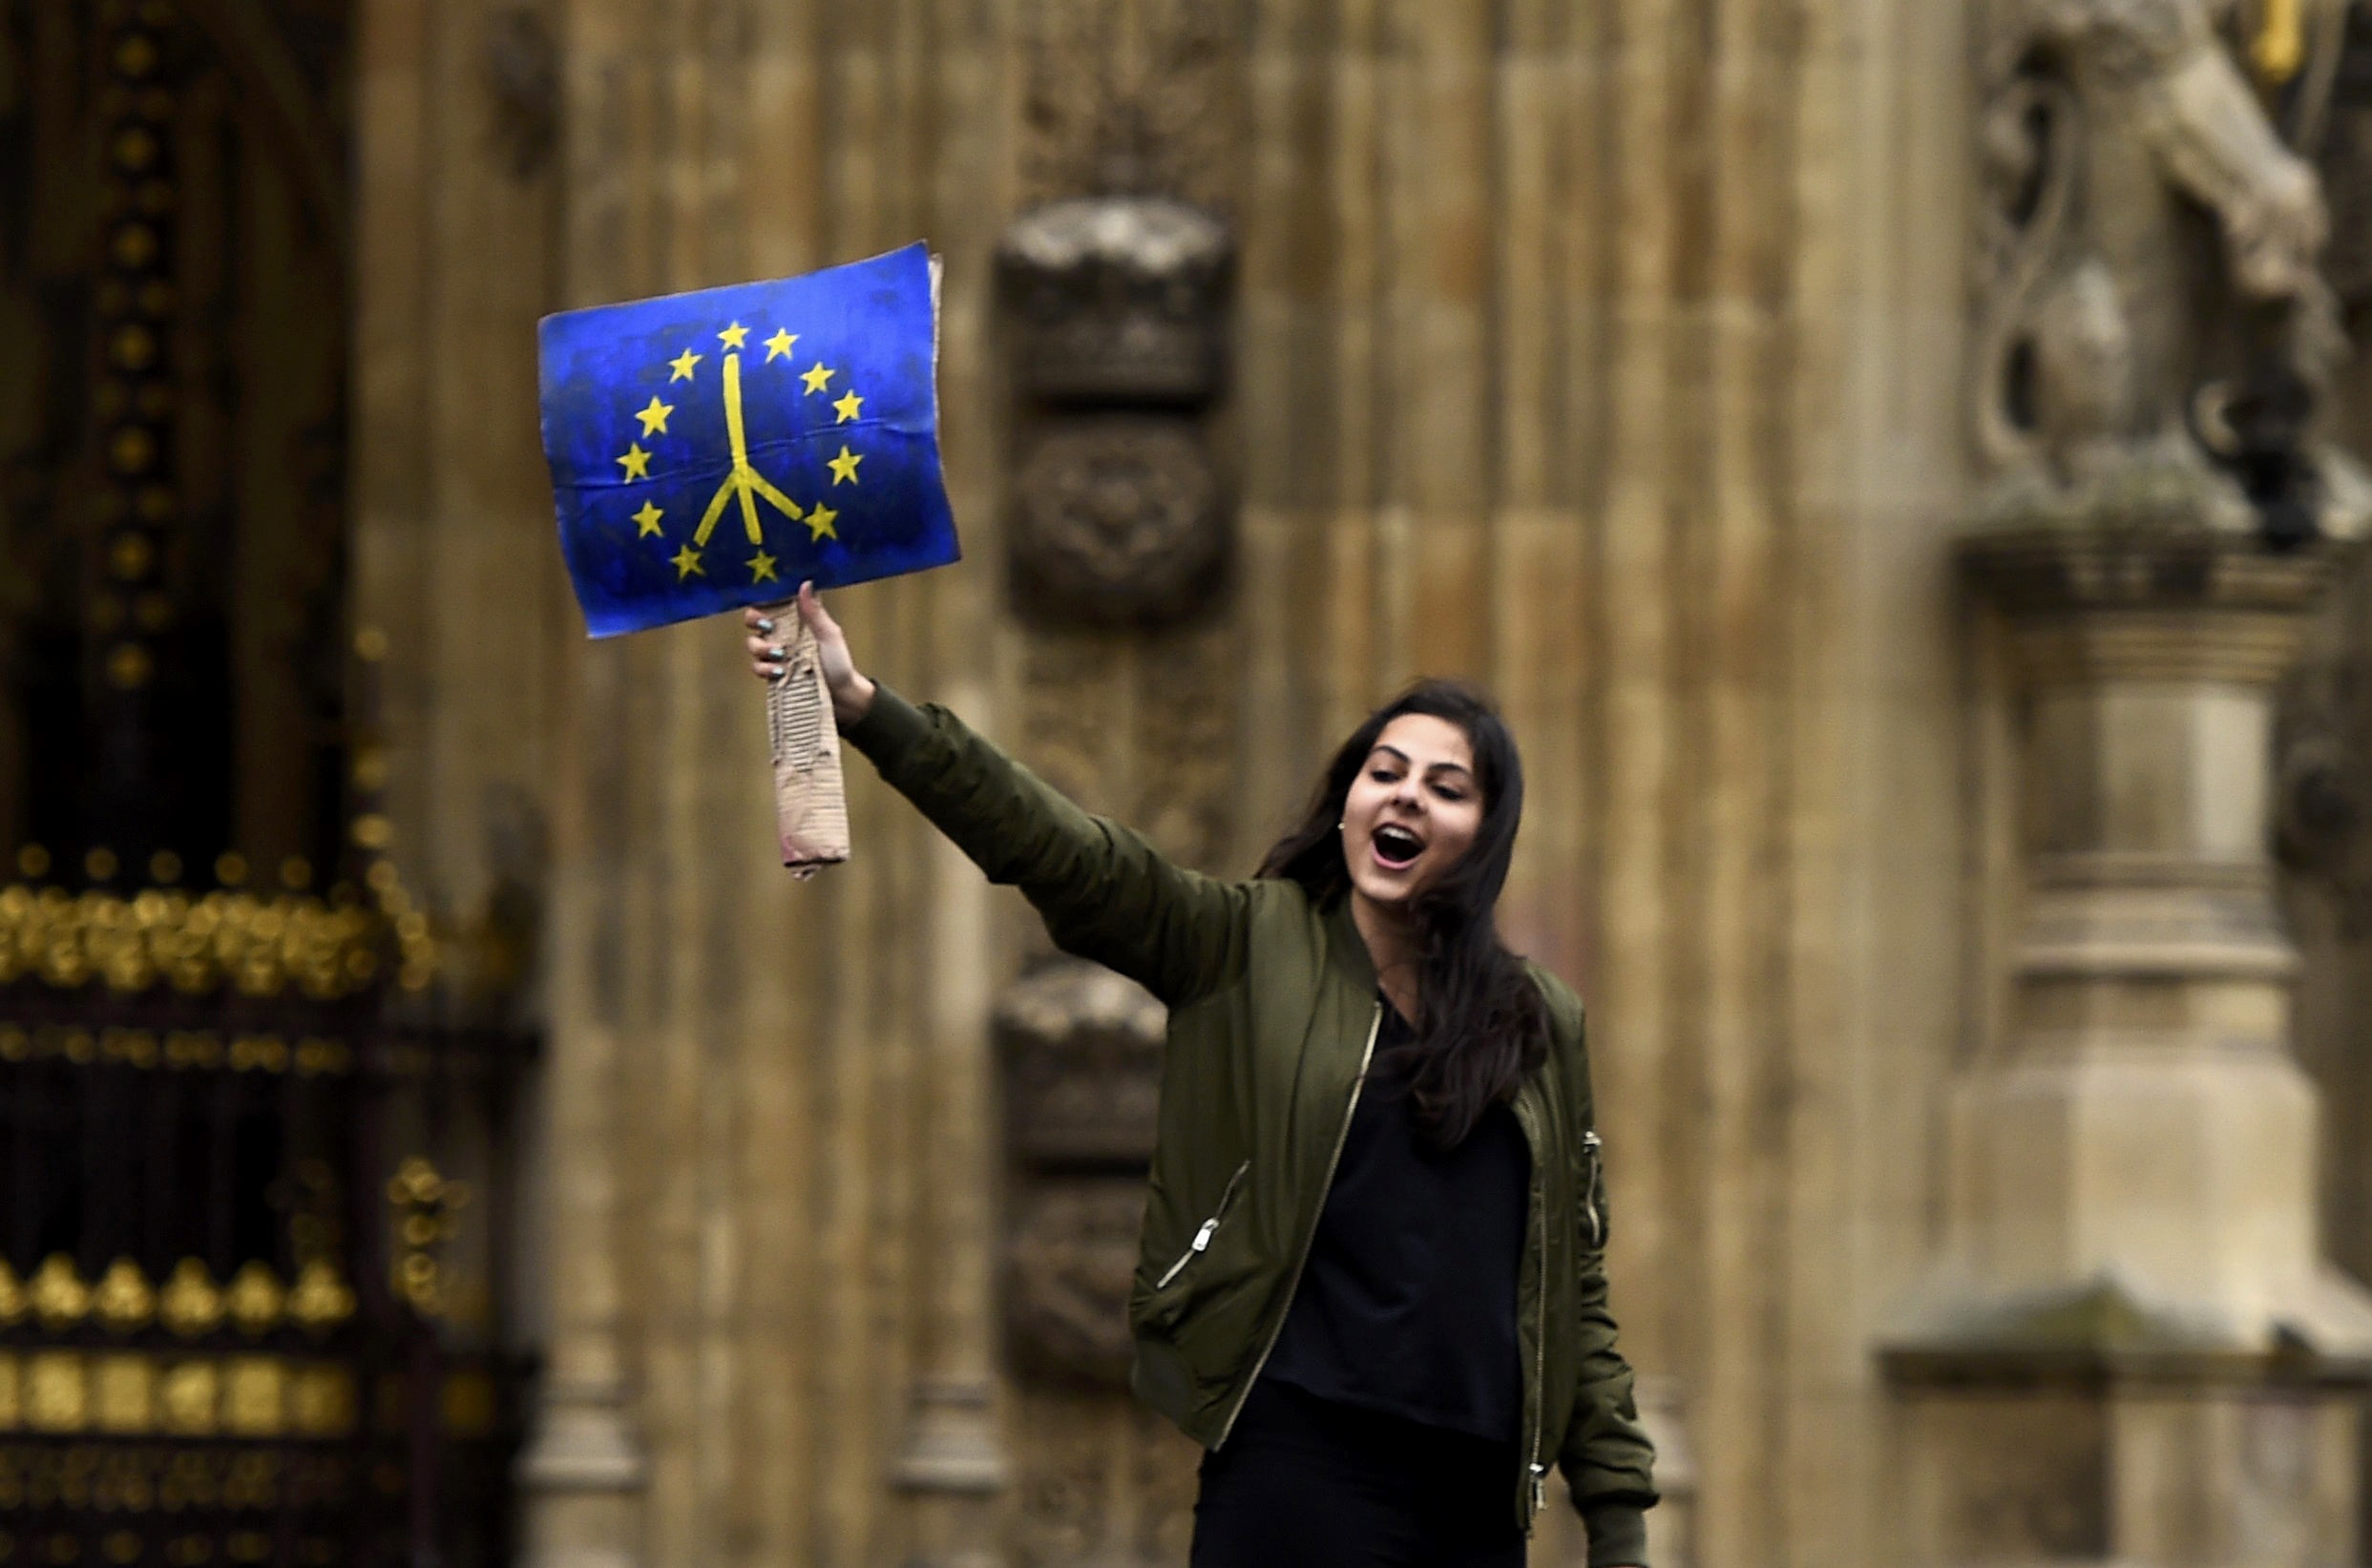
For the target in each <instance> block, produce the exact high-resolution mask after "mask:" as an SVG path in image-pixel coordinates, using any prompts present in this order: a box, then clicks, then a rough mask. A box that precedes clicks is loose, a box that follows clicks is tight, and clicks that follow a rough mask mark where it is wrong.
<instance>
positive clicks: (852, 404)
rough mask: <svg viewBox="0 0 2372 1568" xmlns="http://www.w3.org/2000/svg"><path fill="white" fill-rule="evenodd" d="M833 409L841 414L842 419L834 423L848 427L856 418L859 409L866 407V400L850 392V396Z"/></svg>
mask: <svg viewBox="0 0 2372 1568" xmlns="http://www.w3.org/2000/svg"><path fill="white" fill-rule="evenodd" d="M832 407H833V408H836V409H838V410H839V412H840V417H839V418H838V419H835V420H833V421H832V423H833V424H835V425H846V424H847V423H848V422H849V421H850V420H851V419H854V418H855V417H856V413H857V410H858V409H859V408H864V407H865V400H864V399H863V398H861V397H859V396H857V395H856V394H855V393H854V392H850V394H849V395H848V396H846V397H844V398H842V399H841V400H840V401H839V402H837V403H835V404H833V405H832Z"/></svg>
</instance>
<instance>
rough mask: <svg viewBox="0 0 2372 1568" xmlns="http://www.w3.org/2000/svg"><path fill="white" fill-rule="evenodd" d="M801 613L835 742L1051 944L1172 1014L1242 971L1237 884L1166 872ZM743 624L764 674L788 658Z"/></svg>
mask: <svg viewBox="0 0 2372 1568" xmlns="http://www.w3.org/2000/svg"><path fill="white" fill-rule="evenodd" d="M798 606H799V610H798V613H799V615H800V617H802V618H803V619H805V620H806V621H807V623H808V629H809V630H810V631H812V632H813V633H814V634H815V639H816V646H817V651H818V654H819V655H820V659H821V662H822V664H823V668H824V682H825V685H826V686H827V687H828V688H829V691H830V692H831V700H832V716H833V718H834V719H835V720H836V721H838V723H839V726H840V731H841V733H842V735H844V736H845V737H846V738H847V740H848V742H849V743H850V745H852V746H854V747H855V748H856V749H857V750H859V751H861V752H863V753H864V754H865V755H866V756H867V757H868V758H870V759H871V761H872V763H873V765H874V767H876V768H877V769H879V770H880V773H881V776H882V778H883V779H885V780H887V781H888V782H889V784H890V785H891V787H892V788H893V789H895V790H897V791H898V793H900V794H902V795H904V796H905V797H906V798H907V799H908V800H910V801H912V802H913V803H914V805H916V806H917V807H918V808H920V810H921V811H922V814H923V815H924V816H925V817H928V818H929V819H930V820H931V822H932V824H933V825H934V826H936V827H937V828H938V829H939V830H940V831H941V832H943V833H945V834H946V835H947V836H948V837H949V838H950V839H951V840H953V841H954V842H955V847H957V848H959V849H961V850H962V851H963V852H964V853H965V854H967V855H969V856H971V857H972V859H973V861H974V863H975V864H976V865H977V866H978V867H979V868H980V869H981V870H982V871H984V872H986V873H987V874H988V879H989V880H990V881H991V882H996V883H1001V884H1006V885H1009V886H1013V887H1018V888H1019V889H1021V891H1022V893H1023V894H1024V895H1025V896H1026V897H1027V898H1028V899H1029V901H1030V902H1031V903H1032V904H1033V905H1035V906H1036V907H1037V909H1038V911H1039V914H1041V915H1043V916H1044V917H1045V921H1046V929H1047V930H1048V931H1049V932H1050V933H1052V935H1053V937H1054V939H1055V943H1056V945H1057V946H1059V947H1060V948H1061V949H1062V950H1063V951H1065V952H1070V953H1075V954H1077V955H1078V956H1080V957H1081V958H1089V959H1093V960H1094V961H1095V962H1097V963H1100V964H1103V965H1106V966H1108V967H1110V968H1112V969H1115V970H1118V971H1119V972H1121V973H1123V974H1125V975H1127V976H1128V977H1129V978H1130V979H1132V980H1135V981H1137V982H1138V983H1139V984H1141V985H1143V986H1144V988H1145V989H1146V990H1148V991H1150V992H1152V993H1154V994H1155V995H1156V996H1159V997H1160V998H1161V999H1162V1000H1163V1001H1165V1002H1166V1003H1170V1004H1172V1005H1176V1004H1177V1003H1180V1002H1183V1001H1186V1000H1189V999H1191V998H1192V997H1194V996H1197V995H1200V994H1203V993H1206V992H1208V991H1210V990H1213V989H1215V988H1216V987H1217V986H1219V985H1220V984H1222V983H1223V982H1224V981H1225V980H1226V979H1227V978H1228V975H1230V974H1231V973H1233V972H1235V971H1237V970H1238V969H1240V968H1241V966H1242V964H1243V959H1244V952H1243V931H1244V913H1245V903H1246V899H1247V896H1248V894H1247V891H1246V889H1244V888H1243V887H1242V886H1241V885H1239V884H1233V883H1226V882H1221V881H1218V880H1216V879H1214V878H1211V877H1207V876H1204V875H1202V874H1201V873H1200V872H1196V871H1190V870H1187V869H1186V868H1183V867H1180V866H1176V865H1173V864H1171V863H1170V862H1169V861H1168V860H1167V859H1166V858H1165V857H1164V856H1163V855H1162V854H1161V853H1160V852H1159V851H1158V850H1156V849H1155V848H1154V847H1152V846H1151V845H1149V844H1147V843H1146V842H1145V841H1144V839H1143V838H1142V837H1140V836H1139V835H1138V834H1136V833H1134V832H1132V831H1130V830H1129V829H1128V828H1125V827H1123V826H1120V825H1119V824H1118V823H1115V822H1111V821H1109V820H1108V819H1105V818H1102V817H1098V816H1094V815H1092V814H1090V813H1088V812H1086V811H1083V810H1081V809H1080V807H1079V806H1078V805H1074V804H1073V803H1072V802H1071V801H1069V800H1067V799H1065V798H1064V797H1063V796H1062V794H1061V793H1060V792H1059V791H1058V790H1056V789H1054V788H1053V787H1052V786H1051V785H1049V784H1046V783H1045V781H1044V780H1042V779H1040V778H1039V777H1038V775H1036V774H1035V773H1032V772H1031V771H1030V770H1029V769H1028V768H1026V767H1023V766H1022V765H1021V764H1020V763H1017V762H1015V761H1014V760H1013V759H1012V758H1010V757H1008V756H1006V755H1005V754H1004V753H1003V752H1002V751H1000V750H998V749H997V747H996V746H995V745H993V744H991V743H990V742H988V741H986V740H984V739H983V738H981V737H980V736H978V735H976V734H975V733H974V732H973V731H972V730H971V729H970V728H969V727H967V726H966V725H965V724H964V722H963V721H961V720H960V719H957V718H956V717H955V715H954V714H952V713H950V712H948V711H947V710H946V709H944V708H941V707H938V706H936V705H934V704H925V705H924V706H922V707H919V708H917V707H914V706H913V705H911V704H909V703H907V702H906V701H905V700H902V699H901V698H899V697H898V695H897V694H896V693H894V692H892V691H888V690H885V689H883V688H882V687H881V686H880V685H878V684H877V683H876V682H874V681H872V680H871V679H867V678H866V677H865V676H864V675H863V674H862V673H861V672H859V671H858V670H857V668H856V665H855V661H854V659H852V658H851V657H850V653H849V643H848V638H847V636H846V635H845V634H844V633H843V632H842V631H841V629H840V626H839V624H838V623H837V622H836V621H834V620H833V619H832V618H831V617H830V615H829V614H828V613H827V612H826V611H825V609H824V607H823V604H822V602H821V601H820V600H818V599H817V598H816V596H815V593H814V590H813V589H812V588H811V587H802V588H801V589H800V591H799V599H798ZM744 618H745V621H746V623H747V624H748V626H749V628H750V637H749V640H748V647H749V653H750V659H751V661H752V664H753V666H754V667H755V668H756V670H757V672H758V673H759V674H760V675H761V676H764V677H766V678H767V679H772V678H774V676H775V675H776V674H777V673H778V672H779V670H780V667H781V659H782V656H783V648H782V645H781V644H780V642H779V641H777V640H776V639H777V638H778V637H779V635H780V633H779V629H778V628H777V627H776V626H775V624H774V623H773V621H772V619H771V618H769V617H766V615H764V614H763V613H761V612H759V611H756V610H751V611H748V612H746V613H745V617H744Z"/></svg>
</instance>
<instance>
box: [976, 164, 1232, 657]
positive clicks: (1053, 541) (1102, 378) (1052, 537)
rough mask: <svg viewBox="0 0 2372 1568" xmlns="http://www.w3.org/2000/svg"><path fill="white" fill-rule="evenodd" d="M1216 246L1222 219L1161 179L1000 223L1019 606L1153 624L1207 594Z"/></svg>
mask: <svg viewBox="0 0 2372 1568" xmlns="http://www.w3.org/2000/svg"><path fill="white" fill-rule="evenodd" d="M1231 255H1232V244H1231V241H1230V240H1229V237H1228V231H1227V228H1226V226H1225V225H1224V224H1222V223H1221V222H1220V221H1219V220H1217V219H1216V218H1213V217H1212V216H1211V215H1210V214H1208V213H1207V212H1204V211H1202V210H1201V209H1200V208H1197V207H1192V206H1189V205H1187V204H1186V203H1185V202H1183V201H1175V200H1171V199H1168V198H1165V197H1143V196H1130V197H1096V198H1080V199H1069V200H1062V201H1054V202H1049V203H1047V204H1046V205H1044V206H1042V207H1039V208H1037V209H1035V210H1034V211H1032V212H1029V213H1026V214H1024V215H1023V216H1022V217H1021V218H1020V219H1019V220H1017V221H1016V222H1015V223H1014V225H1013V227H1012V229H1011V230H1010V231H1009V232H1008V234H1007V235H1006V239H1005V245H1004V250H1003V254H1002V258H1001V265H1002V269H1003V278H1004V285H1005V293H1006V298H1007V300H1008V302H1009V303H1010V305H1011V307H1012V310H1013V316H1014V321H1015V324H1016V328H1015V329H1016V338H1017V343H1016V348H1017V353H1016V359H1015V365H1016V371H1017V379H1018V385H1019V389H1020V390H1021V392H1022V393H1023V395H1024V397H1025V399H1026V400H1027V402H1026V404H1025V408H1024V414H1023V417H1022V419H1021V421H1020V427H1021V429H1022V432H1023V433H1022V435H1021V438H1020V446H1021V449H1022V450H1023V451H1024V452H1025V453H1026V454H1027V455H1026V456H1025V457H1024V459H1023V461H1022V463H1021V465H1020V470H1019V473H1018V491H1019V493H1018V502H1017V506H1016V508H1015V517H1014V522H1013V527H1012V528H1011V530H1010V531H1009V539H1010V547H1011V550H1012V561H1013V568H1014V580H1013V586H1014V592H1015V597H1016V600H1017V602H1018V604H1019V605H1020V606H1021V607H1022V608H1023V609H1025V610H1026V611H1028V612H1030V613H1032V614H1034V615H1037V616H1039V617H1052V618H1056V619H1062V620H1070V621H1074V622H1081V623H1085V624H1089V625H1104V626H1129V625H1150V624H1156V623H1160V622H1164V621H1171V620H1177V619H1180V618H1183V617H1186V616H1187V615H1189V614H1190V613H1192V612H1193V611H1194V610H1196V609H1197V608H1199V607H1200V606H1202V605H1203V604H1205V603H1207V602H1208V601H1209V599H1210V598H1211V597H1212V595H1213V592H1214V590H1215V589H1216V588H1217V587H1218V585H1219V582H1220V580H1221V578H1222V577H1223V576H1224V574H1225V570H1226V562H1227V556H1228V520H1227V515H1226V509H1225V507H1224V506H1223V505H1222V503H1221V500H1220V484H1219V479H1218V476H1217V474H1216V473H1215V472H1214V470H1213V468H1212V465H1211V461H1210V457H1209V454H1208V451H1207V447H1206V444H1205V439H1204V431H1203V426H1202V423H1201V421H1200V419H1199V418H1198V413H1199V410H1201V409H1202V408H1205V407H1206V406H1207V405H1208V404H1209V403H1210V402H1212V401H1213V400H1214V399H1215V398H1216V397H1217V396H1218V395H1219V389H1220V383H1221V377H1222V357H1223V356H1222V345H1223V338H1224V322H1225V318H1224V313H1223V309H1222V306H1223V303H1224V297H1225V293H1226V288H1227V283H1228V271H1229V262H1230V257H1231Z"/></svg>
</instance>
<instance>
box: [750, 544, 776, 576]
mask: <svg viewBox="0 0 2372 1568" xmlns="http://www.w3.org/2000/svg"><path fill="white" fill-rule="evenodd" d="M749 580H750V581H751V582H779V581H781V580H782V579H781V578H779V577H777V576H775V575H774V557H773V556H771V555H769V554H766V552H765V551H763V550H761V551H759V552H758V553H757V554H755V555H752V556H750V557H749Z"/></svg>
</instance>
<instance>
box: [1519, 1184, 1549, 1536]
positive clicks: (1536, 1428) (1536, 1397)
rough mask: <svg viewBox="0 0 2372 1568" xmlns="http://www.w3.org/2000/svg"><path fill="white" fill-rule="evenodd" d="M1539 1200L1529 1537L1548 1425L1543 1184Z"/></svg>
mask: <svg viewBox="0 0 2372 1568" xmlns="http://www.w3.org/2000/svg"><path fill="white" fill-rule="evenodd" d="M1540 1237H1541V1241H1540V1245H1541V1251H1540V1258H1541V1277H1540V1283H1539V1285H1538V1286H1537V1288H1535V1289H1534V1290H1533V1292H1532V1294H1533V1296H1534V1298H1535V1299H1536V1300H1537V1301H1538V1302H1539V1305H1540V1323H1539V1325H1538V1329H1537V1332H1536V1333H1535V1334H1534V1336H1533V1339H1532V1356H1533V1362H1532V1454H1531V1458H1530V1460H1529V1461H1528V1464H1529V1466H1530V1468H1529V1471H1528V1474H1530V1476H1531V1479H1532V1513H1531V1516H1529V1517H1527V1518H1526V1519H1525V1520H1524V1521H1523V1533H1524V1534H1525V1535H1526V1536H1529V1535H1530V1534H1531V1533H1532V1526H1533V1525H1534V1524H1535V1523H1537V1522H1538V1521H1539V1519H1540V1516H1541V1506H1542V1504H1543V1502H1544V1501H1545V1500H1546V1498H1547V1495H1548V1467H1547V1466H1546V1465H1543V1464H1542V1463H1541V1437H1542V1429H1543V1427H1545V1426H1547V1425H1548V1194H1547V1192H1546V1191H1545V1183H1543V1191H1542V1193H1541V1202H1540Z"/></svg>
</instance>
